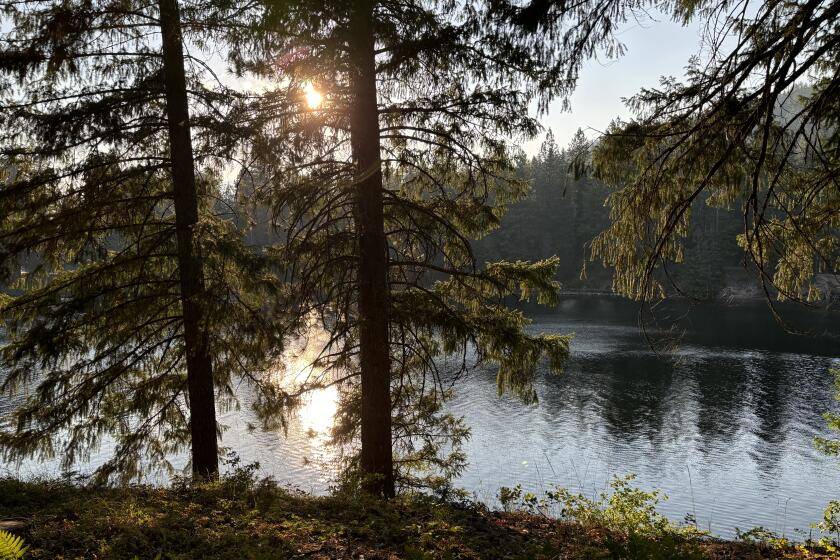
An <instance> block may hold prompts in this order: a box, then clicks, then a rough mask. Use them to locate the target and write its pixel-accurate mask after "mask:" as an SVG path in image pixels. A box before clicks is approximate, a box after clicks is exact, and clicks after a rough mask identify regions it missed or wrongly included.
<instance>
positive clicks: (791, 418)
mask: <svg viewBox="0 0 840 560" xmlns="http://www.w3.org/2000/svg"><path fill="white" fill-rule="evenodd" d="M827 362H828V361H827V360H826V359H824V358H816V357H808V356H801V355H795V354H792V355H787V354H768V353H757V352H746V351H745V352H744V353H743V354H742V355H738V354H733V355H725V354H724V355H721V354H719V353H715V352H711V353H709V354H708V355H705V356H704V355H702V354H701V355H699V356H695V357H692V358H691V359H686V360H682V361H681V360H676V361H669V360H666V359H662V358H660V357H657V356H655V355H654V354H652V353H648V352H644V351H640V350H639V349H637V351H636V352H632V353H608V354H606V353H605V354H585V355H577V356H573V358H572V360H571V362H570V363H569V365H568V368H567V370H566V372H565V373H564V374H563V375H562V376H560V377H546V378H544V379H543V380H542V382H541V383H540V391H539V393H540V394H539V396H540V404H539V408H540V409H541V410H540V412H541V417H542V418H543V419H544V421H545V422H546V423H547V425H549V426H550V425H552V424H556V423H557V422H558V421H561V419H562V420H564V421H567V422H568V421H572V422H574V423H575V424H576V426H575V427H576V428H577V429H580V430H585V431H590V430H592V429H598V428H602V429H603V432H602V433H604V434H605V436H606V437H607V438H608V439H611V440H613V441H616V442H619V443H623V444H634V443H636V444H638V443H641V442H645V443H646V444H647V445H649V446H650V448H651V450H652V451H654V452H656V451H657V450H661V447H662V446H663V445H664V444H665V443H667V442H668V441H669V437H671V438H673V439H676V438H679V439H681V440H682V441H693V442H695V443H692V444H689V445H693V446H694V447H696V449H695V450H696V451H697V452H698V453H700V454H701V455H702V456H703V457H706V458H708V459H710V460H711V459H712V458H718V460H719V458H720V457H721V456H726V455H728V454H731V453H732V452H733V450H735V449H736V448H738V447H739V445H738V440H739V439H740V438H741V437H743V436H746V437H747V439H746V440H745V441H744V442H743V443H741V444H740V445H742V446H743V445H752V447H751V448H748V449H745V451H746V452H747V453H748V454H749V456H750V457H751V458H752V459H753V461H754V462H755V465H756V467H757V469H758V470H759V471H760V472H761V474H763V475H765V476H774V475H775V474H776V471H777V469H778V468H779V463H780V459H781V457H782V456H783V454H784V453H785V451H786V450H787V448H788V445H787V444H788V443H789V442H788V439H789V438H799V439H801V441H797V442H796V445H794V446H791V447H793V448H796V449H808V448H809V445H810V440H811V437H812V435H813V433H814V432H819V431H823V430H824V427H823V426H822V424H821V422H822V419H821V417H820V414H821V413H822V412H823V411H824V410H826V409H827V408H828V407H829V406H830V399H831V379H830V377H829V375H828V373H827V371H826V370H827V365H828V364H827ZM695 435H696V436H699V437H693V436H695ZM604 443H605V444H606V445H609V442H604ZM741 449H743V447H741ZM805 452H806V453H807V452H808V451H805Z"/></svg>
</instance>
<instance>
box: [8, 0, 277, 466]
mask: <svg viewBox="0 0 840 560" xmlns="http://www.w3.org/2000/svg"><path fill="white" fill-rule="evenodd" d="M2 8H3V14H4V15H3V20H2V24H0V27H2V29H4V30H6V31H4V33H3V35H2V38H0V45H2V53H3V56H2V58H1V59H0V77H2V81H0V104H2V112H1V113H0V114H1V115H2V117H0V118H1V119H2V120H0V127H2V140H0V153H2V157H3V158H4V162H5V167H6V169H7V170H11V171H13V172H12V173H8V175H7V177H6V180H5V182H4V183H3V185H2V187H0V216H2V220H0V257H2V260H3V262H9V261H12V262H14V261H16V260H18V259H27V258H28V259H30V261H34V262H33V268H31V270H29V271H28V273H27V274H26V275H25V276H23V277H22V278H20V279H19V280H18V281H17V282H16V284H14V286H13V288H14V290H13V291H12V294H13V295H4V296H0V297H2V301H0V318H2V321H3V327H4V331H3V332H4V339H3V344H2V348H0V370H2V371H4V376H3V379H2V389H3V390H4V392H5V393H6V395H8V397H9V398H11V399H15V401H16V402H17V406H16V408H15V410H14V411H13V413H12V414H11V415H10V416H9V417H8V418H6V423H4V425H3V426H2V431H0V448H2V453H3V456H4V457H5V458H7V459H14V458H19V457H24V456H35V457H39V458H44V457H52V456H57V457H60V459H61V464H62V466H63V467H70V466H71V465H73V464H74V463H75V462H77V461H79V460H82V459H84V457H85V455H86V453H87V452H88V451H89V450H90V449H91V448H92V447H95V446H96V445H98V444H99V443H100V442H102V441H103V440H104V439H105V438H110V439H112V440H113V441H114V443H115V453H114V456H113V458H112V459H111V460H110V461H109V462H108V463H107V464H105V465H102V466H101V467H100V468H99V471H98V473H99V475H100V477H101V478H109V477H119V478H122V479H127V478H132V477H137V476H140V475H142V474H143V473H144V470H143V468H144V466H146V467H148V466H149V465H153V466H154V467H156V468H157V467H160V466H162V465H166V466H168V463H167V458H168V457H170V456H171V455H170V454H171V453H173V452H175V451H178V450H181V449H183V448H185V447H187V448H188V447H189V445H190V430H189V421H190V410H189V408H190V402H189V401H188V399H187V398H186V394H187V371H186V365H185V362H186V358H187V356H186V353H187V349H186V348H185V341H184V323H185V321H184V313H182V303H183V302H184V301H185V298H191V297H192V298H193V300H194V303H196V304H198V305H199V306H200V307H201V310H202V314H203V318H202V319H201V320H200V325H199V328H200V329H202V330H204V332H205V333H208V334H207V336H208V337H209V340H208V346H209V352H210V356H211V358H212V365H213V376H214V377H213V380H214V382H215V390H216V392H217V393H218V395H219V397H220V398H221V402H220V406H221V407H223V408H224V407H229V406H232V405H233V404H234V403H235V395H234V391H233V383H234V382H237V381H239V380H245V381H248V382H253V383H254V384H255V385H256V386H258V387H260V388H263V389H265V390H264V391H261V392H260V395H261V399H262V401H263V404H265V405H266V408H267V409H272V410H274V409H277V408H278V407H279V406H281V405H280V403H282V402H285V400H286V396H285V395H284V394H282V391H281V390H280V389H278V388H275V387H274V386H273V385H271V384H270V383H268V381H269V378H270V376H271V373H272V371H273V369H272V368H273V366H274V365H275V361H276V359H277V357H278V353H279V349H280V338H281V336H282V328H284V327H286V326H287V325H288V323H286V322H285V321H284V320H283V319H284V318H285V317H284V315H283V314H282V313H281V312H279V311H277V310H276V309H271V306H272V304H273V303H274V302H276V301H277V298H278V296H279V294H280V293H281V291H282V290H283V287H282V286H281V285H280V284H278V282H277V281H276V278H275V275H274V274H273V269H274V266H275V265H274V264H273V263H272V262H271V261H270V260H269V259H268V258H266V256H264V255H262V254H260V253H258V252H255V251H251V250H248V249H247V248H245V247H244V246H243V244H242V239H241V237H242V236H241V232H240V231H238V230H237V228H236V227H235V224H234V222H233V221H232V220H230V219H229V216H225V215H224V214H222V213H220V212H218V210H219V208H220V207H222V205H221V204H219V202H220V201H222V202H224V198H225V197H224V193H223V192H222V191H221V190H220V189H221V187H220V184H221V181H220V174H221V172H222V169H223V165H224V164H225V162H226V161H227V160H228V159H229V158H232V157H234V155H235V153H236V152H235V149H236V148H235V147H236V142H237V136H236V135H235V134H234V133H232V130H233V127H231V126H230V124H229V123H228V121H227V117H228V115H229V114H230V113H231V112H233V111H234V108H235V107H236V106H237V104H236V99H237V98H236V96H235V95H234V94H233V92H231V91H229V90H226V89H224V88H223V87H222V86H221V85H219V84H218V83H216V82H214V81H213V80H212V79H211V75H210V74H209V73H208V72H207V71H206V66H205V63H204V62H203V61H202V60H201V59H199V58H196V57H195V56H194V55H192V54H188V55H187V56H186V61H187V64H186V69H187V76H186V79H187V82H186V88H187V91H188V92H189V106H190V109H191V111H192V122H191V123H190V125H191V132H192V138H193V144H194V154H195V162H196V166H197V167H198V170H197V176H198V178H197V194H198V213H197V214H198V215H197V216H193V219H192V221H194V223H193V224H192V225H191V224H190V221H187V222H186V224H185V227H186V228H188V230H189V231H190V232H191V234H192V237H193V240H194V242H193V243H191V244H193V245H194V246H193V247H192V250H193V251H194V252H195V253H196V254H200V255H201V261H199V264H200V265H201V270H200V272H199V273H200V274H203V275H204V282H205V285H204V293H203V294H200V293H199V294H193V295H191V294H185V293H183V292H182V283H181V282H180V281H179V276H180V272H181V271H180V268H179V267H180V263H181V262H182V261H179V259H178V252H179V250H180V249H183V248H184V247H183V244H181V246H179V239H178V237H177V236H176V231H177V230H178V228H179V227H181V226H178V227H176V221H177V219H176V214H177V212H176V211H175V209H174V206H173V205H174V201H175V190H174V189H173V182H172V166H173V161H172V160H171V158H170V150H169V139H168V135H167V113H166V98H165V94H166V93H167V92H166V91H165V88H164V83H165V80H164V67H163V58H162V56H161V38H160V37H161V36H160V21H159V17H158V9H157V6H156V5H154V4H152V5H144V6H135V5H129V4H125V3H121V2H111V1H108V0H104V1H101V2H100V1H96V2H88V1H81V2H53V1H49V0H44V1H38V2H27V3H23V4H21V3H17V2H6V3H4V4H3V6H2ZM182 14H183V15H182V18H183V21H184V35H185V37H187V40H188V41H189V40H191V41H192V45H193V46H194V44H196V43H197V42H201V41H202V40H203V38H206V33H207V29H208V25H209V23H208V22H212V21H214V20H215V19H214V18H219V17H220V14H221V12H217V13H215V15H213V14H210V8H209V7H205V6H203V5H200V4H194V5H187V6H183V7H182ZM211 15H212V17H211ZM185 125H186V123H183V122H180V120H179V122H177V123H176V126H185ZM183 163H184V162H182V164H183ZM187 165H188V166H189V165H190V164H189V162H187ZM179 223H180V222H179ZM195 295H198V296H200V297H201V299H200V301H195V297H194V296H195ZM267 311H269V312H267ZM211 428H215V426H212V427H211ZM144 464H145V465H144ZM211 468H212V467H211Z"/></svg>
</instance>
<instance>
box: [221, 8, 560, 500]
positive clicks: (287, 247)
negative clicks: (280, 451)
mask: <svg viewBox="0 0 840 560" xmlns="http://www.w3.org/2000/svg"><path fill="white" fill-rule="evenodd" d="M485 8H486V6H484V5H474V4H472V3H467V4H464V3H459V2H450V1H444V2H431V3H427V2H416V1H413V0H406V1H398V2H376V1H361V2H351V3H341V2H326V3H324V2H313V1H305V0H304V1H278V2H267V3H266V4H265V10H264V12H263V13H256V14H255V15H254V19H253V21H252V25H253V28H258V29H261V30H262V31H263V32H264V33H274V34H275V35H274V36H272V39H273V40H272V41H262V40H261V41H251V42H250V43H249V42H248V41H247V37H246V36H245V35H244V34H243V36H242V37H239V38H238V44H241V45H250V48H249V49H246V48H243V49H241V50H240V51H238V52H237V53H235V54H236V55H239V56H235V57H234V62H235V63H236V64H237V67H238V69H239V70H240V71H241V72H243V73H246V72H255V73H257V74H260V75H261V76H263V77H266V78H268V79H270V80H273V81H275V82H276V83H278V84H280V85H279V87H278V88H277V89H275V91H273V92H271V93H269V94H267V95H266V97H265V105H264V107H263V110H262V117H261V118H262V123H263V127H264V129H265V133H264V134H262V135H261V136H259V137H258V138H255V141H254V144H253V151H252V154H251V155H252V157H254V158H255V159H257V160H259V161H262V162H263V165H264V167H265V173H264V175H265V177H264V184H263V185H262V189H261V190H262V191H263V192H264V194H265V197H266V198H267V199H269V200H270V201H271V204H272V206H273V208H274V212H275V218H276V221H277V223H278V227H279V228H280V229H281V230H283V231H284V232H285V233H286V241H285V242H284V243H283V244H282V245H281V246H280V247H279V248H278V249H279V251H280V254H281V255H282V257H281V260H282V261H284V262H286V263H287V265H288V268H287V274H288V280H289V282H290V285H292V286H293V289H294V290H295V293H296V298H297V299H298V300H299V301H307V302H310V303H309V305H307V306H303V307H301V308H302V309H306V310H307V312H309V311H314V312H315V313H316V314H317V315H318V316H319V317H320V323H321V324H322V325H324V326H325V327H326V328H328V329H329V331H330V332H331V342H330V344H329V345H328V348H327V349H325V352H324V355H323V357H322V359H321V360H319V361H318V366H319V369H321V370H323V371H324V372H325V373H324V375H323V376H319V377H318V379H313V380H311V385H313V386H314V385H318V384H321V385H323V384H326V383H338V382H342V383H344V382H347V383H349V387H345V389H344V391H343V394H344V395H345V402H344V406H343V408H342V413H341V414H340V416H339V424H338V427H337V431H336V436H337V438H338V439H339V441H347V440H349V439H355V438H358V439H359V440H360V442H361V448H360V451H359V457H358V458H357V460H358V463H357V464H358V466H359V467H360V470H361V472H362V474H363V475H364V477H365V479H366V484H367V485H368V489H369V490H370V491H372V492H373V493H374V494H377V495H382V496H390V495H393V493H394V491H395V482H396V485H398V486H406V485H411V484H414V483H416V482H417V479H416V478H413V475H412V474H411V472H412V469H413V468H416V467H421V468H428V467H439V468H441V469H443V470H446V469H447V467H448V466H449V467H451V466H453V465H457V464H460V460H462V456H460V455H459V454H458V453H457V452H456V454H454V455H450V456H449V457H448V459H449V460H446V459H440V458H438V455H437V451H438V449H439V448H440V447H441V446H442V445H443V446H448V445H449V444H450V443H451V442H452V441H455V442H457V440H458V439H460V438H462V437H463V436H464V435H465V434H464V430H463V426H462V424H460V423H459V422H458V421H457V419H454V418H451V417H447V416H445V415H438V414H437V413H438V411H439V409H440V402H441V400H442V399H443V398H444V397H445V394H446V393H447V391H448V390H447V386H448V383H449V382H451V381H452V380H454V379H456V378H457V377H458V375H461V374H463V373H464V372H465V371H467V370H468V369H469V366H470V365H471V364H473V362H479V363H480V362H491V363H495V364H497V365H498V367H499V369H498V385H499V390H500V391H502V390H508V389H512V390H514V391H516V392H518V393H519V394H520V395H522V396H523V397H525V398H526V399H534V398H535V397H536V396H535V394H534V391H533V386H532V380H533V375H534V371H535V368H536V365H537V363H538V361H539V359H540V358H541V356H543V355H548V356H549V357H550V358H551V365H552V367H554V368H555V369H557V368H559V367H560V364H561V362H562V360H563V358H564V357H565V355H566V352H567V344H568V340H567V339H566V338H565V337H561V336H548V335H531V334H528V333H526V331H525V327H526V325H527V320H526V319H525V317H524V315H523V314H522V313H521V312H520V311H517V310H515V309H511V308H509V307H507V306H506V305H505V298H506V297H507V296H509V295H511V294H517V293H518V294H519V296H520V297H521V298H523V299H529V298H530V297H532V296H536V297H537V299H539V300H540V301H541V302H543V303H550V302H551V301H553V300H554V297H555V295H556V292H557V288H558V285H557V284H556V282H555V281H554V279H553V278H554V275H555V272H556V267H557V261H556V259H549V260H546V261H542V262H537V263H526V262H500V263H492V264H487V265H482V263H477V262H476V261H475V259H474V255H473V252H472V245H471V241H472V239H475V238H477V237H480V236H482V235H484V234H485V233H487V232H488V231H490V230H492V229H493V228H494V227H496V225H497V224H498V222H499V219H500V217H501V215H502V214H503V212H504V208H505V206H506V204H507V203H509V202H512V201H515V200H518V199H520V198H522V197H523V196H525V195H526V194H527V192H528V183H527V181H524V180H521V179H519V178H517V177H516V173H515V168H514V165H513V162H512V158H511V154H512V153H513V150H512V148H513V142H512V141H511V139H514V141H515V140H516V139H519V138H529V137H531V136H532V135H533V134H535V133H536V132H537V130H538V128H539V127H538V124H537V121H536V120H535V118H534V117H533V116H532V115H530V114H529V103H530V102H531V101H532V100H537V101H538V102H539V105H540V107H542V108H544V107H545V104H546V102H547V101H548V100H549V99H550V98H552V96H555V95H561V94H565V93H567V92H568V89H567V85H568V81H567V79H566V75H565V72H564V71H563V69H564V66H563V61H562V58H561V57H559V56H557V53H556V52H555V50H554V49H553V48H545V47H544V43H543V42H537V41H531V40H529V39H527V38H524V37H519V36H518V35H517V34H516V33H513V32H511V29H510V27H509V25H508V23H507V22H506V21H504V20H503V19H499V18H497V17H496V16H495V15H494V13H492V12H490V11H488V10H486V9H485ZM249 33H250V32H249ZM234 40H236V39H232V41H234ZM265 61H273V62H274V61H276V63H275V64H266V63H265ZM315 92H319V93H315ZM319 94H320V95H322V96H323V99H319V97H318V95H319ZM307 100H308V101H309V104H307ZM312 101H315V103H313V102H312ZM319 102H320V103H319ZM278 137H279V138H294V139H295V140H294V141H292V142H278V141H277V140H276V138H278ZM455 356H460V358H456V357H455ZM357 376H358V377H360V378H361V382H360V383H359V382H357V380H356V378H357ZM455 451H457V449H455ZM393 452H395V453H396V457H394V458H392V453H393ZM392 461H393V464H395V465H396V472H395V470H394V466H392ZM448 472H452V470H449V471H448Z"/></svg>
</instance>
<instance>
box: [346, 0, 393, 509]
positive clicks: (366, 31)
mask: <svg viewBox="0 0 840 560" xmlns="http://www.w3.org/2000/svg"><path fill="white" fill-rule="evenodd" d="M350 51H351V56H352V64H353V70H352V71H351V88H352V91H353V98H354V104H353V107H352V113H351V118H350V133H351V146H352V150H353V157H354V160H355V165H356V174H357V175H356V185H355V187H356V192H355V197H356V198H355V217H356V227H357V235H358V257H359V261H358V267H359V269H358V283H359V319H360V325H359V331H360V333H359V345H360V348H359V351H360V361H361V372H362V410H361V420H362V450H361V467H362V472H363V474H365V475H367V477H368V478H367V489H368V491H370V492H371V493H372V494H375V495H378V496H383V497H386V498H388V497H391V496H393V495H394V465H393V456H392V450H391V364H390V351H389V343H388V278H387V274H388V262H387V260H388V255H387V244H386V239H385V224H384V220H383V192H382V163H381V161H380V146H379V114H378V110H377V103H376V70H375V59H374V37H373V3H372V2H371V1H369V0H367V1H365V0H361V1H356V2H354V3H353V14H352V16H351V24H350Z"/></svg>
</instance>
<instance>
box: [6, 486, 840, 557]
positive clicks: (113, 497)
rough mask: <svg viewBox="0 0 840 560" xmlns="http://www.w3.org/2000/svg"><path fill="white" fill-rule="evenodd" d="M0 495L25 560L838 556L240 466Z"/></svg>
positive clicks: (759, 540)
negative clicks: (339, 484) (323, 482)
mask: <svg viewBox="0 0 840 560" xmlns="http://www.w3.org/2000/svg"><path fill="white" fill-rule="evenodd" d="M0 496H3V500H0V519H2V520H6V521H12V522H13V523H12V524H10V525H8V527H9V528H10V529H11V530H12V532H13V534H14V535H17V536H20V537H22V538H23V539H24V541H25V543H26V545H28V546H29V549H28V551H27V553H26V556H25V558H26V559H31V560H36V559H42V558H56V557H61V558H66V559H71V558H73V559H75V558H101V559H112V558H113V559H117V558H138V559H147V558H148V559H149V560H151V559H153V558H159V559H161V560H164V559H170V558H173V559H174V558H177V559H188V558H206V559H222V558H225V559H227V558H230V559H233V558H263V559H268V558H317V559H326V558H359V559H360V558H365V559H366V560H371V559H374V558H380V559H397V558H406V559H413V560H421V559H434V558H521V559H525V558H544V559H549V558H570V559H580V560H583V559H587V558H640V559H641V558H674V559H677V558H688V559H693V558H696V559H701V558H708V559H710V560H718V559H721V560H722V559H724V558H752V559H759V558H761V559H764V558H767V559H770V558H773V559H776V558H796V559H800V558H801V559H805V558H808V559H819V560H822V559H828V558H837V556H835V554H836V549H835V550H834V551H832V550H831V549H830V548H829V547H827V546H820V545H819V544H818V543H815V542H810V543H804V544H796V543H792V542H790V541H787V540H785V539H781V538H779V537H775V536H773V535H768V534H765V533H762V532H761V531H758V530H754V531H752V532H747V533H744V534H743V536H742V538H741V539H740V540H724V539H719V538H713V537H709V536H706V535H703V534H702V533H701V532H698V531H696V530H693V529H691V527H689V526H676V525H667V526H666V525H661V524H659V522H658V521H656V519H655V518H652V519H648V521H652V523H648V521H638V520H636V519H637V518H636V517H633V516H627V517H625V518H622V519H623V520H621V519H619V520H613V521H610V522H609V523H611V524H612V526H611V525H610V524H608V523H607V522H606V521H605V520H607V519H613V518H612V517H610V516H609V515H607V516H606V517H598V514H597V512H593V511H592V510H587V509H583V510H580V511H579V512H578V515H579V518H577V519H564V520H557V519H553V518H551V517H548V516H545V515H540V514H539V513H535V510H533V509H532V510H531V511H530V513H529V512H527V511H524V509H527V507H522V508H518V509H516V510H514V511H491V510H489V509H487V508H486V506H484V505H482V504H480V503H476V502H471V501H468V500H464V499H463V498H458V497H450V498H449V499H447V500H444V499H436V498H433V497H431V496H428V495H419V494H415V495H409V496H401V497H398V498H396V499H394V500H392V501H390V502H382V501H378V500H374V499H371V498H369V497H366V496H364V495H361V494H359V493H354V492H344V493H339V494H335V495H331V496H321V497H317V496H312V495H308V494H304V493H301V492H297V491H292V490H288V489H283V488H281V487H278V486H277V485H276V484H274V483H272V482H269V481H257V480H255V479H254V478H253V476H252V475H251V473H249V472H248V471H247V470H246V469H240V470H238V471H235V472H234V473H232V474H229V475H226V476H224V477H223V480H222V481H221V482H219V483H215V484H210V485H203V486H199V487H191V486H190V485H188V484H185V483H176V484H175V485H173V486H172V487H171V488H153V487H148V486H128V487H119V488H85V487H81V486H75V485H72V484H69V483H66V482H49V481H40V482H22V481H18V480H14V479H0ZM527 500H528V497H527V496H525V502H523V504H524V506H527ZM641 511H642V509H639V510H638V511H637V513H639V512H641ZM639 519H641V518H639ZM634 520H635V521H634ZM824 544H825V543H824Z"/></svg>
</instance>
